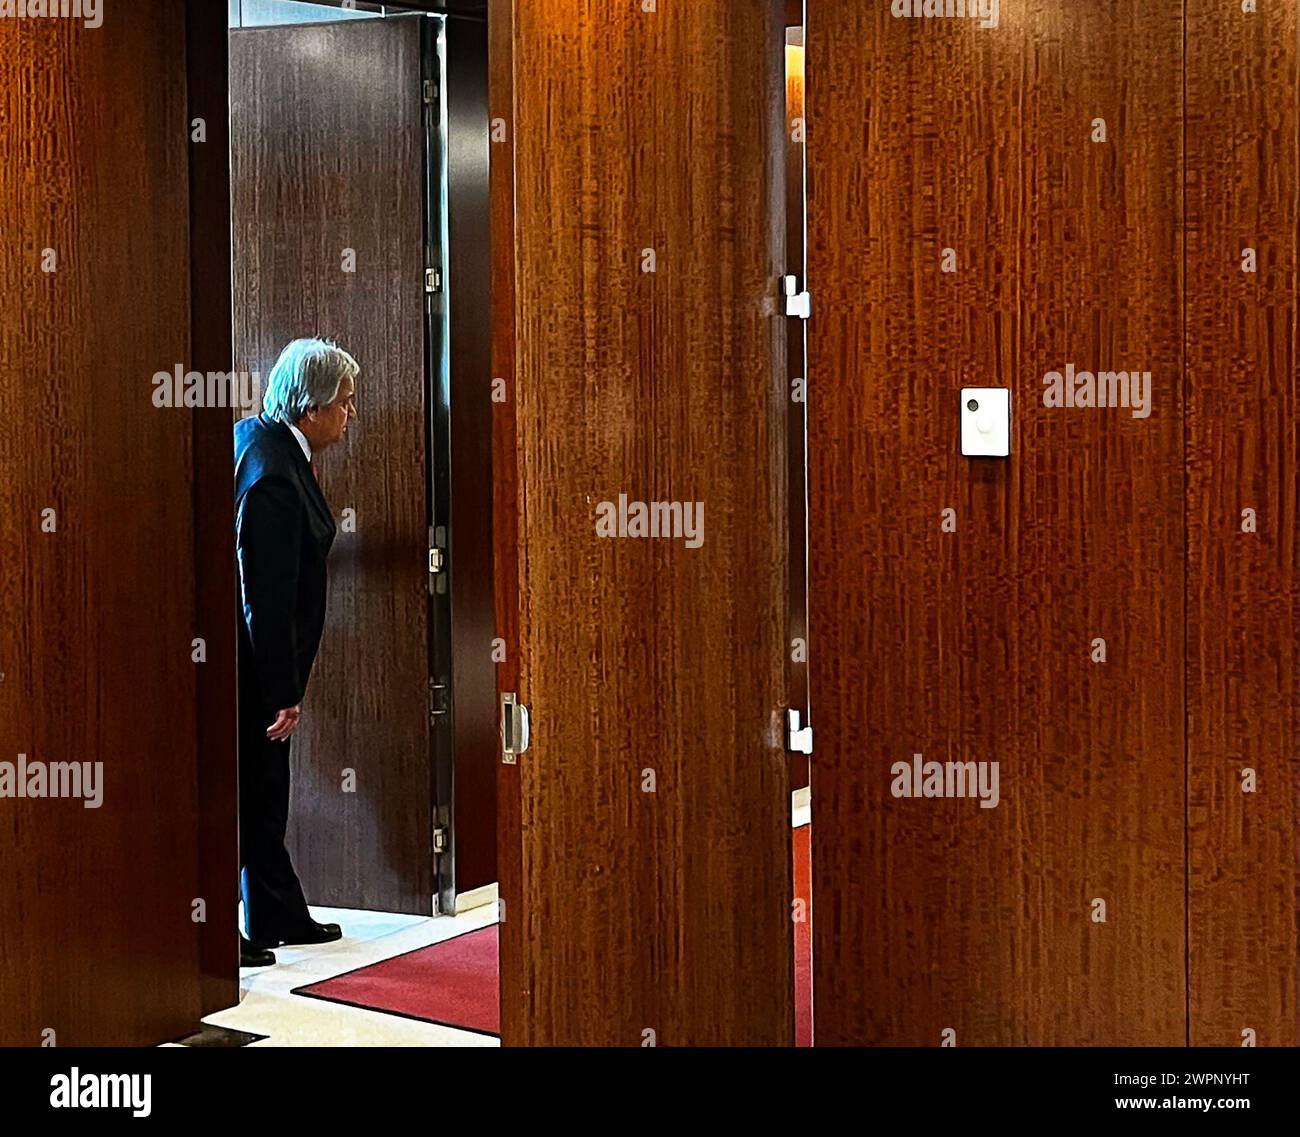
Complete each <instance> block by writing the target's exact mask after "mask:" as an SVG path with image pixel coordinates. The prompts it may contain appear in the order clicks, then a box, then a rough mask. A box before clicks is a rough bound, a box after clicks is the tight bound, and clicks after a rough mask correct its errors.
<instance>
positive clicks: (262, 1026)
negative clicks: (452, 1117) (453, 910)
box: [204, 904, 500, 1046]
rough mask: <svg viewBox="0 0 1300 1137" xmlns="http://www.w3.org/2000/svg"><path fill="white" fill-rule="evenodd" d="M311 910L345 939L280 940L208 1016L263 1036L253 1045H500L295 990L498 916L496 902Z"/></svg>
mask: <svg viewBox="0 0 1300 1137" xmlns="http://www.w3.org/2000/svg"><path fill="white" fill-rule="evenodd" d="M311 911H312V915H313V916H314V917H315V918H316V919H317V920H321V921H323V922H331V921H332V922H334V923H337V924H341V925H342V927H343V939H341V940H339V941H338V942H336V943H332V944H321V945H320V946H319V947H300V948H287V947H281V948H276V950H275V955H276V959H277V961H278V962H277V963H276V965H275V966H274V967H266V968H259V969H257V970H244V971H243V972H241V974H240V987H241V989H242V990H241V994H242V996H243V998H242V1000H241V1002H240V1004H239V1006H238V1007H232V1008H230V1009H229V1010H226V1011H220V1012H218V1013H217V1014H215V1015H209V1016H208V1018H206V1019H205V1020H204V1022H206V1023H210V1024H211V1025H213V1026H219V1027H226V1028H228V1029H232V1030H242V1031H248V1032H249V1033H251V1034H259V1035H265V1036H266V1037H265V1038H263V1039H261V1040H260V1041H257V1042H253V1043H250V1045H251V1046H498V1045H500V1043H499V1042H498V1040H497V1039H495V1038H489V1037H486V1036H484V1035H481V1034H474V1033H471V1032H470V1031H463V1030H453V1029H452V1028H451V1027H445V1026H435V1025H433V1024H432V1023H424V1022H417V1021H416V1020H414V1019H404V1018H399V1017H398V1016H396V1015H385V1014H381V1013H379V1012H378V1011H367V1010H362V1009H361V1008H360V1007H348V1006H343V1005H341V1004H339V1003H327V1002H324V1001H323V1000H321V999H312V998H307V997H306V996H303V995H294V994H291V992H292V990H293V989H294V988H295V987H301V986H303V985H304V984H306V983H315V982H316V981H318V980H320V979H328V978H330V977H331V976H334V975H339V974H342V973H343V972H344V971H352V970H354V969H355V968H358V967H366V966H368V965H369V964H372V963H378V962H379V961H380V960H384V959H390V958H391V957H393V956H395V955H401V954H402V953H403V952H407V951H412V950H414V949H415V948H421V947H427V946H428V945H429V944H435V943H438V942H439V941H440V940H445V939H449V938H450V937H451V936H458V935H460V934H461V933H463V932H471V931H474V930H476V929H478V928H483V927H487V926H488V925H489V924H491V923H493V922H494V920H495V918H496V905H495V904H488V905H485V906H483V907H482V908H475V909H473V910H471V911H469V912H466V913H463V914H462V915H459V916H435V917H421V916H394V915H392V914H391V913H387V912H353V911H349V910H347V909H340V908H313V909H312V910H311Z"/></svg>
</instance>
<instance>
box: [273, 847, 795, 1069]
mask: <svg viewBox="0 0 1300 1137" xmlns="http://www.w3.org/2000/svg"><path fill="white" fill-rule="evenodd" d="M811 834H812V829H811V828H810V827H809V826H807V825H804V826H802V827H800V828H799V829H796V830H795V831H794V894H795V896H796V897H798V898H800V899H802V900H804V901H807V900H808V897H809V894H810V893H811V891H812V871H811V868H812V866H811V844H812V839H811ZM806 910H807V911H808V915H809V919H808V920H805V921H804V922H803V923H799V924H795V925H794V952H795V955H794V975H795V1008H794V1021H795V1040H796V1045H798V1046H811V1045H812V922H811V910H810V909H808V908H807V907H806ZM497 952H498V947H497V929H496V927H495V926H493V927H491V928H481V929H479V930H478V931H477V932H467V933H466V934H465V935H463V936H457V937H456V938H455V939H451V940H443V941H442V943H438V944H433V945H432V946H430V947H426V948H418V949H416V950H415V951H409V952H407V953H406V954H405V955H399V956H394V957H393V958H392V959H386V960H384V961H383V962H382V963H375V964H372V965H371V966H369V967H362V968H360V969H358V970H356V971H349V972H347V973H346V974H344V975H336V976H335V977H334V978H333V979H325V980H322V981H321V982H319V983H312V984H310V985H309V986H306V987H299V988H297V989H296V990H295V992H294V994H297V995H309V996H311V997H312V998H314V999H325V1000H327V1001H329V1002H331V1003H347V1004H349V1005H351V1006H354V1007H364V1008H366V1009H367V1010H371V1011H382V1012H384V1013H386V1014H390V1015H401V1016H403V1017H404V1018H409V1019H423V1020H424V1021H425V1022H431V1023H441V1024H442V1025H444V1026H453V1027H457V1028H458V1029H460V1030H473V1031H477V1032H478V1033H480V1034H499V1033H500V1031H501V1021H500V1010H501V1000H500V996H499V994H498V983H497V971H498V966H499V964H498V954H497Z"/></svg>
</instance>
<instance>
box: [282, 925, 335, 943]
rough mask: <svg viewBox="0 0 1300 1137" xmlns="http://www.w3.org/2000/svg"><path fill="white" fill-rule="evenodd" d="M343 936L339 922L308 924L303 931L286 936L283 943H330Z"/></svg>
mask: <svg viewBox="0 0 1300 1137" xmlns="http://www.w3.org/2000/svg"><path fill="white" fill-rule="evenodd" d="M342 938H343V929H342V928H340V927H339V926H338V925H337V924H317V923H316V922H315V921H313V922H312V923H310V924H308V925H307V926H306V927H305V928H303V930H302V931H301V932H295V933H293V934H292V935H289V936H286V937H285V938H284V939H282V940H281V941H280V942H281V943H282V944H328V943H332V942H333V941H334V940H341V939H342Z"/></svg>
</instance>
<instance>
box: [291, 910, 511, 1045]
mask: <svg viewBox="0 0 1300 1137" xmlns="http://www.w3.org/2000/svg"><path fill="white" fill-rule="evenodd" d="M497 971H498V962H497V929H496V925H495V924H494V925H493V926H492V927H490V928H480V929H479V930H478V931H477V932H467V933H466V934H465V935H463V936H457V937H456V938H455V939H451V940H443V941H442V943H438V944H433V945H431V946H430V947H426V948H417V949H416V950H415V951H408V952H407V953H406V954H405V955H398V956H394V957H393V958H392V959H386V960H384V961H383V962H382V963H374V964H371V965H370V966H369V967H362V968H360V969H359V970H357V971H349V972H347V973H346V974H344V975H336V976H335V977H334V978H333V979H325V980H322V981H321V982H320V983H312V984H311V985H309V986H307V987H299V988H298V989H297V990H296V991H295V992H294V994H295V995H310V996H312V997H313V998H316V999H327V1000H329V1001H330V1002H331V1003H350V1004H351V1005H352V1006H354V1007H365V1008H366V1009H367V1010H371V1011H384V1012H386V1013H387V1014H390V1015H402V1016H403V1017H405V1018H408V1019H423V1020H424V1021H425V1022H431V1023H442V1024H443V1025H444V1026H454V1027H457V1028H458V1029H460V1030H474V1031H478V1032H479V1033H480V1034H500V1033H501V999H500V996H499V995H498V984H497Z"/></svg>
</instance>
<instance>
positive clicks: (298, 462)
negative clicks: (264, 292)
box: [235, 339, 359, 967]
mask: <svg viewBox="0 0 1300 1137" xmlns="http://www.w3.org/2000/svg"><path fill="white" fill-rule="evenodd" d="M358 373H359V368H358V367H357V363H356V360H354V359H353V358H352V357H351V356H350V355H348V353H347V352H345V351H343V350H342V349H341V348H338V347H336V346H334V345H333V344H330V343H327V342H325V341H323V340H315V339H304V340H294V341H293V343H291V344H289V346H288V347H286V348H285V349H284V351H283V352H282V353H281V354H280V358H279V359H278V360H277V361H276V364H275V367H274V368H273V369H272V370H271V374H270V376H269V377H268V379H267V385H266V393H265V394H264V396H263V399H262V405H263V411H262V414H261V415H259V416H258V417H257V418H247V419H243V420H241V421H240V422H239V423H237V424H236V426H235V548H236V552H237V554H238V558H239V584H240V620H239V845H240V863H241V864H240V887H241V890H242V892H243V898H244V918H245V922H246V924H247V928H248V938H247V939H245V938H244V937H242V936H241V937H240V965H241V966H243V967H265V966H268V965H270V964H273V963H274V962H275V955H274V953H273V952H272V951H271V949H272V948H274V947H276V946H278V945H279V944H316V943H326V942H328V941H330V940H337V939H338V938H339V937H340V936H341V935H342V934H343V933H342V931H341V929H340V928H339V926H338V925H337V924H321V923H318V922H317V921H315V920H314V919H312V917H311V914H310V913H309V912H308V910H307V901H306V898H305V897H304V896H303V891H302V884H301V883H300V882H299V880H298V874H297V873H296V872H295V871H294V867H293V862H292V860H290V858H289V850H288V849H287V848H286V847H285V843H284V837H285V830H286V827H287V826H288V821H289V739H290V738H291V737H292V735H293V733H294V731H295V730H297V729H298V724H299V722H300V721H301V718H302V714H303V696H304V694H305V692H306V690H307V681H308V679H309V678H310V677H311V669H312V664H313V663H314V662H315V660H316V651H317V649H318V648H319V646H320V640H321V632H322V630H323V629H324V626H325V594H326V576H325V558H326V556H327V555H328V554H329V550H330V546H331V545H332V544H333V542H334V534H335V531H336V530H335V524H334V518H333V515H332V514H331V513H330V508H329V506H328V505H327V504H326V502H325V498H324V496H323V495H322V494H321V490H320V486H319V485H318V484H317V482H316V475H315V471H314V468H313V459H314V458H315V457H316V455H318V454H319V453H320V452H321V451H322V450H325V449H326V448H328V447H330V446H333V445H335V444H336V443H338V442H340V441H342V440H343V438H344V437H345V435H346V434H347V429H348V422H349V421H350V420H351V419H352V418H354V417H355V415H356V405H355V402H354V398H355V394H356V380H357V375H358Z"/></svg>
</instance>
